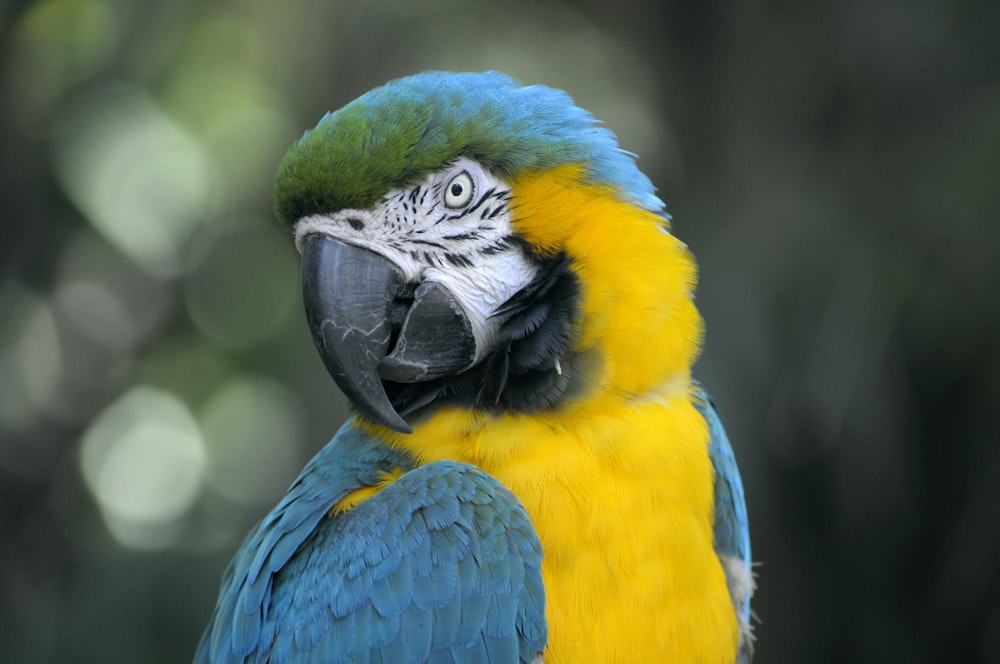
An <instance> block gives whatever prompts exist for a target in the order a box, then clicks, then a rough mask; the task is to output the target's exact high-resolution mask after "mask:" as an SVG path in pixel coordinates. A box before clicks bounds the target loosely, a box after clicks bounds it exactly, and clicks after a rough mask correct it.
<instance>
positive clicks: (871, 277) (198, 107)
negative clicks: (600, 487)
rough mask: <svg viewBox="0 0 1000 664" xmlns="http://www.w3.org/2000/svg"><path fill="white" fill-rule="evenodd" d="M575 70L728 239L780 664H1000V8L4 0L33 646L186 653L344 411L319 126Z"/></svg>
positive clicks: (13, 507) (3, 546) (597, 108)
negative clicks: (252, 538)
mask: <svg viewBox="0 0 1000 664" xmlns="http://www.w3.org/2000/svg"><path fill="white" fill-rule="evenodd" d="M430 68H435V69H458V70H482V69H491V68H496V69H501V70H504V71H506V72H508V73H510V74H512V75H514V76H515V77H517V78H520V79H521V80H523V81H525V82H529V83H547V84H549V85H553V86H556V87H561V88H563V89H566V90H568V91H569V92H570V93H571V94H572V95H573V96H574V97H575V98H576V100H577V101H578V103H580V104H581V105H582V106H584V107H586V108H588V109H590V110H591V111H592V112H594V114H595V115H596V116H597V117H599V118H602V119H603V120H605V121H606V122H607V124H608V125H609V126H610V127H611V128H612V129H614V130H615V131H616V132H617V133H618V134H619V136H620V138H621V142H622V145H623V146H624V147H625V148H627V149H630V150H632V151H635V152H637V153H639V154H640V155H641V157H640V162H639V163H640V166H641V167H642V168H643V169H644V170H645V171H646V172H647V173H648V174H649V175H650V176H651V178H652V179H653V181H654V182H655V183H656V184H657V185H658V187H659V188H660V193H661V196H662V197H663V198H664V200H666V201H667V205H668V209H669V211H670V212H671V213H672V214H673V215H674V219H675V225H674V228H675V232H676V233H677V234H678V235H679V236H680V237H682V238H683V239H684V240H685V241H686V242H687V243H688V244H689V245H690V246H691V247H692V248H693V250H694V252H695V254H696V255H697V257H698V259H699V262H700V266H701V272H702V278H701V284H700V288H699V291H698V303H699V305H700V307H701V309H702V311H703V313H704V315H705V318H706V320H707V326H708V333H707V343H706V347H705V352H704V355H703V357H702V359H701V360H700V362H699V364H698V366H697V368H696V372H697V374H698V376H699V377H700V378H701V380H702V382H703V383H704V384H705V385H706V386H707V387H708V388H709V389H710V390H711V391H712V392H713V393H714V395H715V397H716V399H717V401H718V403H719V406H720V408H721V410H722V412H723V414H724V417H725V419H726V422H727V425H728V427H729V430H730V434H731V437H732V438H733V440H734V442H735V446H736V449H737V455H738V457H739V459H740V463H741V466H742V468H743V473H744V478H745V483H746V485H747V493H748V496H749V507H750V515H751V521H752V526H753V539H754V553H755V558H756V559H757V560H759V561H761V565H760V567H759V570H758V571H759V582H760V589H759V592H758V595H757V597H756V598H755V600H754V607H755V610H756V613H757V614H758V615H759V617H760V624H759V628H758V633H759V643H758V659H757V661H759V662H769V663H780V662H894V661H900V662H942V661H949V662H1000V418H998V416H997V414H996V413H997V402H998V400H1000V379H998V376H1000V353H998V346H1000V345H998V343H997V342H998V340H1000V321H998V313H1000V307H998V302H1000V296H998V294H997V293H998V289H1000V260H998V258H1000V253H998V250H1000V241H998V240H1000V230H998V223H997V222H998V219H997V216H998V211H1000V182H998V180H1000V4H998V3H996V2H995V1H982V2H974V1H957V2H950V1H947V0H913V1H911V2H904V1H903V0H845V1H841V2H834V1H829V0H822V1H820V2H814V3H796V2H780V1H778V0H762V1H760V2H747V1H736V2H731V3H719V2H704V3H693V2H691V3H689V2H684V3H670V2H652V1H642V0H617V1H616V2H607V1H606V0H565V1H564V2H558V1H554V2H545V3H540V2H528V1H525V0H510V1H508V2H503V3H498V2H495V3H470V2H459V1H457V0H433V1H430V2H423V3H414V2H409V1H408V0H370V1H368V2H346V1H336V0H334V1H331V0H327V1H319V0H303V1H301V2H289V3H279V2H270V1H268V0H244V1H241V0H198V1H196V0H150V1H148V2H129V1H127V0H45V1H43V2H7V3H6V4H3V5H2V8H0V100H2V104H0V144H2V162H0V163H2V171H0V192H2V196H3V198H2V203H3V207H2V211H0V215H2V236H0V660H2V661H4V662H111V661H115V662H119V661H120V662H126V661H129V662H181V661H185V660H188V659H189V658H190V656H191V654H192V652H193V649H194V647H195V644H196V642H197V639H198V637H199V634H200V630H201V629H202V627H203V625H204V624H205V622H206V621H207V618H208V615H209V613H210V611H211V609H212V606H213V604H214V600H215V595H216V592H217V587H218V581H219V578H220V576H221V573H222V570H223V568H224V566H225V564H226V563H227V561H228V559H229V557H230V556H231V555H232V553H233V552H234V550H235V548H236V547H237V545H238V543H239V541H240V539H241V538H242V536H243V535H244V533H245V532H246V531H247V529H248V528H249V527H250V525H251V524H252V523H253V522H254V521H256V520H257V519H258V518H260V517H261V516H262V515H263V514H264V513H265V512H266V510H267V509H269V507H270V506H271V505H272V504H273V503H274V502H275V501H276V500H277V499H278V497H279V496H280V495H281V494H282V493H283V491H284V489H285V487H286V486H287V485H288V483H289V482H290V481H291V479H292V478H293V477H294V476H295V474H296V473H297V472H298V470H299V468H300V467H301V466H302V465H303V464H304V463H305V461H306V460H307V459H308V458H309V457H310V456H311V455H312V454H313V453H314V452H315V451H316V450H317V449H319V447H320V446H321V445H323V444H324V443H325V442H326V440H328V438H329V437H330V436H331V435H332V433H333V432H334V431H335V429H336V427H337V426H338V425H339V424H340V422H341V421H342V420H343V418H344V417H345V412H346V411H345V406H344V403H343V400H342V398H341V396H340V394H339V392H338V391H337V390H336V388H335V386H334V385H333V383H332V381H331V380H329V379H328V377H327V376H326V374H325V372H324V370H323V368H322V366H321V364H320V362H319V360H318V358H317V357H316V355H315V351H314V350H313V347H312V343H311V341H310V338H309V334H308V331H307V329H306V328H305V325H304V322H303V316H302V313H301V302H300V296H299V286H298V274H297V265H298V256H297V254H296V253H295V250H294V247H293V246H292V243H291V241H290V238H289V237H287V235H286V234H285V233H284V232H283V231H282V230H280V229H279V228H278V227H277V224H276V223H274V221H273V219H272V215H271V209H270V208H271V188H272V181H273V174H274V171H275V168H276V165H277V163H278V161H279V159H280V157H281V155H282V154H283V151H284V149H285V147H286V146H287V145H288V144H289V143H290V142H291V141H292V140H294V139H295V138H297V137H298V136H299V135H300V134H301V132H302V131H303V130H304V129H306V128H308V127H311V126H312V125H313V124H315V122H316V121H317V120H318V119H319V117H320V116H321V115H322V114H323V113H324V112H326V111H327V110H330V109H334V108H337V107H339V106H340V105H342V104H344V103H346V102H347V101H349V100H350V99H352V98H354V97H355V96H357V95H358V94H360V93H362V92H364V91H365V90H367V89H369V88H371V87H374V86H376V85H379V84H381V83H383V82H384V81H386V80H388V79H389V78H393V77H397V76H400V75H405V74H409V73H413V72H416V71H420V70H424V69H430Z"/></svg>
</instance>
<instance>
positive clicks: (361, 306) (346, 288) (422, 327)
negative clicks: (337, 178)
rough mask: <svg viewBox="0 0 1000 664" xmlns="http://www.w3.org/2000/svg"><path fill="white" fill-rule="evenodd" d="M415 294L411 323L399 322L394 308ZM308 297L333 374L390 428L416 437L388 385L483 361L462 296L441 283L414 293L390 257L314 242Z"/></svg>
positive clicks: (309, 251)
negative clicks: (458, 297) (457, 296)
mask: <svg viewBox="0 0 1000 664" xmlns="http://www.w3.org/2000/svg"><path fill="white" fill-rule="evenodd" d="M411 293H412V297H413V303H412V305H411V306H410V307H409V310H408V311H407V313H406V317H405V320H398V319H399V318H400V316H399V315H398V314H397V315H396V316H395V318H396V320H394V317H393V315H392V314H393V311H394V309H398V303H399V302H400V300H403V299H405V298H407V297H409V296H410V294H411ZM302 296H303V300H304V302H305V309H306V319H307V321H308V323H309V329H310V331H311V332H312V335H313V341H314V342H315V343H316V348H317V349H318V350H319V353H320V356H321V357H322V358H323V363H324V364H325V365H326V368H327V370H328V371H329V372H330V375H331V376H332V377H333V379H334V381H336V383H337V385H338V386H339V387H340V389H341V390H343V391H344V394H346V395H347V398H348V399H350V400H351V402H352V403H353V404H354V406H355V407H356V408H357V409H358V410H359V411H360V412H361V414H362V415H365V416H366V417H368V418H370V419H372V420H374V421H375V422H378V423H379V424H382V425H384V426H386V427H389V428H390V429H394V430H396V431H399V432H401V433H412V432H413V428H412V427H411V426H410V425H409V424H408V423H407V422H406V420H404V419H403V418H402V417H401V416H400V415H399V413H398V412H397V411H396V408H395V407H394V406H393V404H392V401H391V400H390V398H389V396H388V394H387V393H386V390H385V385H384V383H383V380H389V381H393V382H396V383H414V382H419V381H425V380H430V379H433V378H438V377H441V376H445V375H448V374H450V373H457V372H459V371H461V370H463V369H465V368H468V367H469V366H471V365H472V363H473V362H474V361H475V356H476V343H475V337H474V335H473V333H472V327H471V324H470V323H469V319H468V317H467V316H466V315H465V313H464V311H463V310H462V308H461V306H460V305H459V303H458V302H457V301H456V300H455V298H454V296H453V295H452V294H451V293H450V292H449V291H448V290H447V289H446V288H445V287H444V286H442V285H441V284H438V283H435V282H426V283H423V284H421V285H420V286H418V287H417V289H416V291H415V292H414V291H413V289H412V286H409V285H408V284H407V283H406V279H405V278H404V276H403V273H402V272H401V271H400V270H399V269H398V268H397V267H396V266H395V265H393V263H392V262H391V261H389V259H387V258H385V257H384V256H381V255H380V254H377V253H375V252H374V251H371V250H369V249H363V248H361V247H357V246H354V245H350V244H347V243H344V242H341V241H339V240H336V239H333V238H331V237H328V236H325V235H320V234H311V235H309V236H307V237H306V240H305V243H304V246H303V249H302ZM394 304H395V305H396V306H395V307H394ZM390 346H394V348H390Z"/></svg>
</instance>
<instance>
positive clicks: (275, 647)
mask: <svg viewBox="0 0 1000 664" xmlns="http://www.w3.org/2000/svg"><path fill="white" fill-rule="evenodd" d="M399 470H402V471H404V472H403V475H402V476H400V477H399V478H398V479H397V480H395V481H394V482H392V483H391V484H389V485H387V486H386V487H385V488H384V489H382V490H381V491H380V492H379V493H377V494H376V495H375V496H373V497H372V498H369V499H368V500H366V501H364V502H362V503H360V504H358V505H356V506H355V507H353V508H351V509H349V510H347V511H345V512H342V513H339V514H337V515H335V516H330V515H329V512H330V509H331V508H332V507H333V506H334V505H335V504H336V503H337V502H338V501H339V500H341V499H342V498H343V497H344V496H346V495H347V494H348V493H349V492H350V491H352V490H355V489H358V488H361V487H363V486H370V485H375V484H377V483H378V482H379V480H380V479H381V478H382V477H384V474H385V473H390V472H393V471H397V472H398V471H399ZM541 555H542V554H541V545H540V543H539V542H538V538H537V537H536V535H535V532H534V529H533V527H532V525H531V522H530V520H529V518H528V516H527V514H526V512H525V511H524V508H523V507H522V506H521V504H520V502H519V501H518V500H517V499H516V498H515V497H514V496H513V495H512V494H511V493H510V492H509V491H507V490H506V489H505V488H504V487H502V486H501V485H500V484H499V483H498V482H497V481H496V480H495V479H493V478H492V477H490V476H488V475H486V474H485V473H483V472H482V471H480V470H478V469H476V468H474V467H472V466H469V465H467V464H461V463H455V462H437V463H431V464H427V465H424V466H420V467H416V468H415V467H414V464H413V463H412V461H411V460H410V459H408V458H407V457H406V456H405V455H403V454H401V453H399V452H395V451H393V450H390V449H388V448H386V447H384V446H382V445H380V444H379V443H378V441H376V440H375V439H373V438H371V437H370V436H368V435H367V434H365V433H363V432H361V431H360V430H358V429H355V428H353V427H352V426H351V423H350V422H349V423H348V424H347V425H346V426H345V427H344V428H343V429H341V431H340V432H339V433H338V434H337V436H336V437H335V438H334V440H333V441H332V442H331V443H330V444H329V445H327V447H326V448H324V449H323V450H322V451H321V452H320V453H319V454H318V455H317V456H316V457H315V458H314V459H313V460H312V461H311V462H310V463H309V465H307V466H306V468H305V470H303V472H302V474H301V475H300V476H299V478H298V479H297V480H296V481H295V483H294V484H293V485H292V487H291V488H290V489H289V492H288V494H287V495H286V496H285V498H284V499H283V500H282V501H281V503H280V504H279V505H278V506H277V507H276V508H275V509H274V510H273V511H272V512H271V513H270V514H269V515H268V516H267V517H266V518H265V519H264V520H263V521H262V522H261V523H260V524H259V525H258V526H257V527H256V528H255V529H254V530H253V531H252V532H251V533H250V535H249V536H248V537H247V539H246V541H245V542H244V544H243V546H242V548H241V549H240V551H239V552H238V553H237V555H236V557H235V558H234V560H233V562H232V563H231V564H230V567H229V569H228V570H227V572H226V575H225V577H224V578H223V582H222V588H221V591H220V596H219V603H218V605H217V607H216V610H215V613H214V615H213V617H212V621H211V623H210V624H209V626H208V628H207V629H206V631H205V633H204V635H203V637H202V641H201V644H200V646H199V650H198V654H197V656H196V661H197V662H271V663H273V664H278V663H280V662H329V663H331V664H333V663H336V662H383V661H384V662H424V661H428V662H437V661H440V662H451V661H464V662H497V661H504V662H507V661H509V662H516V661H522V662H530V661H531V660H533V659H534V658H535V656H536V655H538V654H539V653H540V652H541V651H542V650H543V648H544V646H545V642H546V636H547V632H546V625H545V608H544V607H545V599H544V590H543V587H542V578H541Z"/></svg>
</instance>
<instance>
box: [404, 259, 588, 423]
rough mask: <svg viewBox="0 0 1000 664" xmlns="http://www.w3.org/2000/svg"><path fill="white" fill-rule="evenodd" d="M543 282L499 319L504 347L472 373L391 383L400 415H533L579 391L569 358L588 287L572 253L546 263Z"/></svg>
mask: <svg viewBox="0 0 1000 664" xmlns="http://www.w3.org/2000/svg"><path fill="white" fill-rule="evenodd" d="M536 258H537V260H538V270H537V273H536V276H535V278H534V279H532V281H531V282H530V283H528V285H526V286H525V287H524V288H522V289H521V290H520V291H518V292H517V293H516V294H515V295H514V296H513V297H511V298H510V299H509V300H508V301H507V302H506V303H504V304H503V305H502V306H501V307H500V308H499V309H498V310H497V311H496V312H495V313H494V314H493V315H494V317H502V318H504V322H503V323H502V324H501V326H500V342H499V343H498V345H497V348H496V349H495V350H494V351H493V352H492V353H491V354H489V355H488V356H487V357H486V358H484V359H483V361H482V362H480V363H479V364H477V365H476V366H474V367H472V368H471V369H469V370H468V371H465V372H463V373H461V374H458V375H455V376H447V377H444V378H439V379H436V380H432V381H426V382H422V383H408V384H403V383H393V382H390V381H385V387H386V393H387V394H388V395H389V398H390V400H391V401H392V404H393V406H394V407H395V408H396V411H397V412H398V413H400V414H401V415H404V416H408V417H410V418H411V419H412V416H413V415H417V417H419V416H420V414H421V413H420V411H428V412H429V410H430V408H431V407H436V406H444V405H449V406H459V407H463V408H475V409H479V410H486V411H489V412H504V411H507V412H524V413H531V412H537V411H539V410H543V409H545V408H549V407H551V406H554V405H555V404H557V403H558V402H559V400H560V399H561V398H562V397H563V396H565V395H566V394H567V392H569V391H570V390H571V386H572V384H573V378H574V377H575V374H576V373H577V372H576V368H575V366H574V356H573V355H572V354H571V353H570V352H569V349H570V346H571V343H572V341H573V338H574V334H575V333H576V329H577V316H578V311H579V308H578V303H579V297H580V284H579V281H578V279H577V276H576V273H575V272H574V271H573V270H572V269H571V267H570V265H571V264H570V260H569V258H568V257H567V256H566V255H565V254H556V255H554V256H552V257H546V258H538V257H537V256H536Z"/></svg>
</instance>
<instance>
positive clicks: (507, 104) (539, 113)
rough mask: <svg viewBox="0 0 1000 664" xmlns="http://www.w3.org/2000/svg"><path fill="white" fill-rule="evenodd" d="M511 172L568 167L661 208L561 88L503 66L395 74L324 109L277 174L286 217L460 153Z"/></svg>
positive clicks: (323, 208)
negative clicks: (518, 77)
mask: <svg viewBox="0 0 1000 664" xmlns="http://www.w3.org/2000/svg"><path fill="white" fill-rule="evenodd" d="M461 156H464V157H468V158H470V159H474V160H476V161H478V162H479V163H481V164H482V165H483V166H485V167H486V168H487V169H489V170H491V171H493V172H494V173H496V174H497V175H499V176H500V177H503V178H506V179H513V178H514V177H516V176H518V175H521V174H523V173H526V172H538V171H543V170H547V169H550V168H554V167H556V166H560V165H563V164H569V163H579V164H583V165H584V172H585V173H586V175H587V177H588V179H589V180H590V181H592V182H593V183H595V184H606V185H609V186H611V187H612V188H613V189H614V190H615V191H617V192H619V195H620V196H621V197H622V198H623V199H624V200H627V201H629V202H631V203H633V204H635V205H638V206H639V207H642V208H644V209H647V210H651V211H654V212H662V208H663V203H662V201H660V199H659V198H657V196H656V194H655V190H654V188H653V185H652V184H651V183H650V181H649V179H648V178H647V177H646V176H645V175H644V174H643V173H642V172H641V171H639V169H638V168H637V167H636V165H635V157H634V155H632V154H630V153H628V152H625V151H623V150H621V149H620V148H619V147H618V142H617V140H616V138H615V135H614V134H613V133H612V132H611V131H610V130H608V129H606V128H603V127H600V126H598V125H597V121H596V120H595V119H594V118H593V116H591V115H590V113H588V112H587V111H585V110H583V109H582V108H579V107H577V106H576V105H575V104H574V103H573V100H572V99H571V98H570V97H569V95H567V94H566V93H565V92H562V91H560V90H554V89H552V88H549V87H545V86H542V85H532V86H526V87H525V86H521V85H520V84H519V83H518V82H517V81H515V80H514V79H512V78H510V77H508V76H506V75H504V74H501V73H499V72H486V73H463V74H458V73H451V72H426V73H423V74H417V75H415V76H410V77H407V78H401V79H398V80H395V81H391V82H390V83H387V84H386V85H384V86H382V87H380V88H376V89H374V90H372V91H370V92H368V93H366V94H364V95H362V96H361V97H359V98H358V99H356V100H354V101H353V102H351V103H349V104H347V105H346V106H344V107H343V108H341V109H340V110H338V111H335V112H333V113H328V114H327V115H326V116H325V117H324V118H323V119H322V120H320V122H319V124H318V125H317V126H316V128H315V129H312V130H311V131H308V132H306V133H305V135H303V137H302V138H301V139H300V140H299V141H297V142H296V143H295V144H293V145H292V147H291V148H290V149H289V150H288V153H287V154H286V155H285V158H284V160H283V161H282V163H281V166H280V168H279V171H278V180H277V185H276V199H277V204H276V206H277V212H278V217H279V219H281V220H282V221H283V222H284V223H286V224H293V223H294V222H295V221H297V220H298V219H300V218H302V217H304V216H307V215H311V214H321V213H324V212H332V211H335V210H339V209H344V208H364V207H369V206H371V205H372V204H374V203H375V202H377V201H378V200H379V199H380V198H381V197H382V196H383V195H385V193H386V192H388V191H390V190H392V189H395V188H399V187H403V186H406V185H408V184H411V183H414V182H416V181H418V180H420V179H421V178H423V177H424V176H426V175H427V174H428V173H430V172H432V171H435V170H438V169H440V168H441V167H442V166H444V165H445V164H447V163H448V162H450V161H452V160H454V159H456V158H458V157H461Z"/></svg>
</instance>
